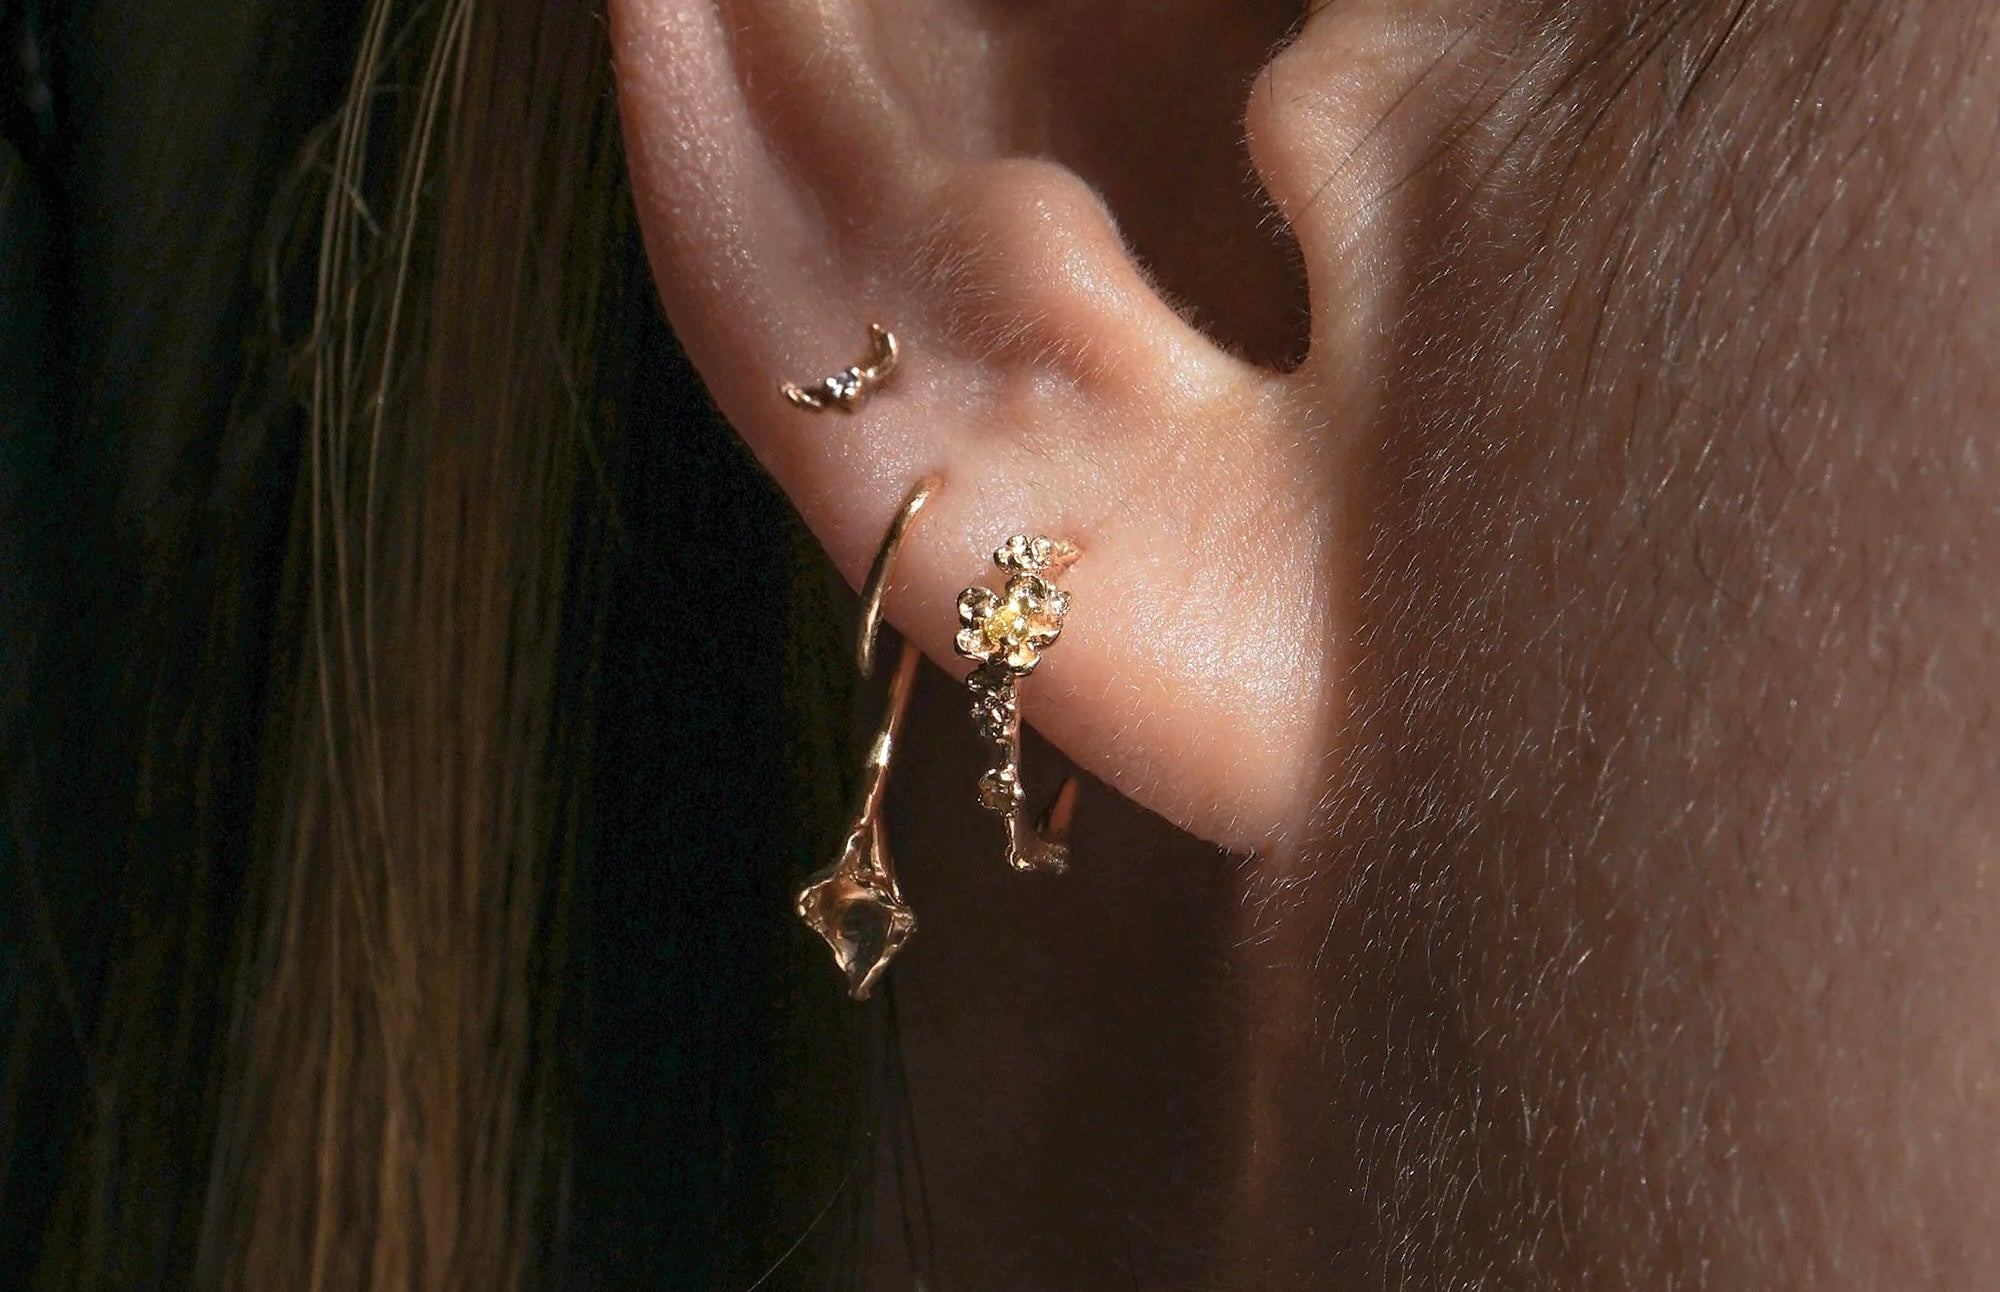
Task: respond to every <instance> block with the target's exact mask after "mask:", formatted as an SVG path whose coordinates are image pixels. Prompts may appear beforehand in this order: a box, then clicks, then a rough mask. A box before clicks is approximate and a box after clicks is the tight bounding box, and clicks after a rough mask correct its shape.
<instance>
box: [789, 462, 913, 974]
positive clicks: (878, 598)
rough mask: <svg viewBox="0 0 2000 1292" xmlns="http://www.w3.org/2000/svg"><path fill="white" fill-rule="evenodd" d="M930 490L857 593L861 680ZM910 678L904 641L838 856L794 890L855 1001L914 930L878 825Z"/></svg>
mask: <svg viewBox="0 0 2000 1292" xmlns="http://www.w3.org/2000/svg"><path fill="white" fill-rule="evenodd" d="M937 489H938V481H937V480H936V479H927V480H923V481H920V482H918V484H917V485H916V487H915V488H913V489H911V490H910V492H909V494H908V495H907V496H906V497H905V498H904V499H903V505H902V508H901V509H900V510H898V511H897V513H896V518H895V519H894V520H892V521H891V522H890V523H889V532H888V533H887V534H886V535H884V536H883V539H882V546H881V548H880V549H879V550H878V551H877V552H876V553H875V564H874V566H873V567H871V568H870V570H869V572H868V583H867V587H866V590H865V591H864V593H863V595H862V602H861V630H860V641H859V643H858V645H857V646H856V650H855V657H856V659H855V662H856V663H857V664H858V665H859V666H860V669H861V675H862V676H863V677H867V676H869V675H870V674H871V673H872V672H873V671H874V664H875V637H876V634H877V632H878V631H879V629H880V626H881V623H882V598H883V596H884V595H885V594H886V593H887V592H888V590H889V575H890V573H891V571H892V570H893V569H894V568H895V564H896V554H897V553H898V552H900V551H901V550H902V547H903V539H904V537H905V536H906V535H907V534H908V533H909V530H910V525H911V524H912V523H913V522H914V521H915V520H916V518H917V514H918V513H919V512H921V511H922V510H923V509H924V504H925V503H927V502H929V501H930V498H931V495H932V494H934V493H936V492H937ZM916 676H917V648H916V647H915V646H912V645H911V644H910V643H909V642H907V641H906V642H904V643H903V650H902V655H901V657H900V658H899V659H898V660H897V662H896V675H895V677H894V678H893V679H892V680H891V681H890V683H889V699H888V705H887V708H886V709H885V711H884V713H883V717H882V725H881V728H880V729H879V730H878V731H877V732H876V735H875V743H874V744H873V745H871V746H870V747H869V750H868V760H867V761H866V762H865V763H863V764H862V767H861V801H860V803H859V804H858V805H857V806H856V808H855V812H854V820H853V822H852V824H850V825H849V826H848V828H847V834H846V835H845V837H844V838H843V840H842V842H841V846H840V855H839V856H838V857H836V858H835V859H834V862H833V864H832V865H831V866H828V867H827V868H826V869H824V870H822V871H819V872H818V873H816V874H814V875H813V876H812V877H811V878H810V879H808V880H807V881H806V883H805V886H804V887H803V888H801V889H799V895H798V904H797V905H798V913H799V918H800V919H802V920H804V921H805V922H806V925H807V927H809V928H810V929H812V931H813V932H815V933H817V934H819V935H820V937H821V938H823V939H825V941H826V945H827V946H828V948H829V949H831V950H832V952H833V960H834V963H835V964H836V965H837V966H839V968H840V971H841V973H843V974H845V975H846V976H847V989H848V992H849V994H850V995H852V996H853V997H854V999H856V1000H867V999H868V995H869V993H870V992H872V991H873V990H874V989H875V984H876V982H877V981H878V980H879V979H880V978H881V977H882V974H883V972H884V971H885V970H887V969H888V967H889V962H890V961H891V960H893V959H895V957H896V953H897V952H898V951H900V950H902V949H903V944H904V943H905V942H908V941H909V940H910V935H911V934H913V933H915V932H916V931H917V917H916V915H915V913H914V912H912V911H911V910H910V907H909V904H908V903H906V902H905V901H904V900H903V891H902V889H901V888H900V887H899V886H898V885H897V883H896V867H895V864H894V862H893V861H892V860H891V859H890V856H889V842H888V839H887V838H886V837H885V835H884V832H883V828H882V804H883V798H884V796H885V794H886V793H887V791H888V788H889V768H890V764H891V762H892V760H893V759H894V757H895V753H896V738H897V733H898V731H899V730H900V729H901V727H902V723H903V714H904V711H905V710H907V709H908V708H909V706H910V691H911V688H912V686H913V684H914V683H915V681H916Z"/></svg>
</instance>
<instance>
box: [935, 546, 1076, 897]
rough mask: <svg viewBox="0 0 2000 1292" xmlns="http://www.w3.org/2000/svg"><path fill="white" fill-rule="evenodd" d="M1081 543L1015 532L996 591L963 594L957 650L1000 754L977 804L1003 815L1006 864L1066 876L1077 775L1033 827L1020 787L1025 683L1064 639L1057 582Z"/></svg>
mask: <svg viewBox="0 0 2000 1292" xmlns="http://www.w3.org/2000/svg"><path fill="white" fill-rule="evenodd" d="M1077 555H1078V553H1077V549H1076V545H1075V544H1073V543H1069V542H1065V541H1062V540H1059V539H1050V538H1041V537H1035V538H1030V537H1028V536H1027V535H1025V534H1016V535H1014V536H1013V537H1012V538H1010V539H1008V540H1007V541H1006V542H1005V543H1003V544H1001V545H1000V549H999V550H998V551H996V552H994V553H993V563H994V564H995V565H996V566H998V567H999V568H1000V569H1001V570H1003V571H1005V572H1006V573H1007V575H1008V578H1007V583H1006V586H1005V587H1004V588H1003V589H1002V590H1001V591H999V592H995V591H993V590H992V589H991V588H982V587H973V588H967V589H966V590H965V591H963V592H961V593H959V594H958V622H959V625H960V630H959V634H958V639H957V641H956V642H955V643H954V646H955V647H956V649H957V651H958V653H959V654H960V655H962V656H964V657H965V658H966V659H969V660H971V661H972V662H973V663H974V664H975V665H976V666H977V667H975V668H974V669H973V670H972V673H971V675H970V676H969V677H967V678H966V679H965V684H966V686H967V687H968V688H969V689H970V690H971V692H972V722H973V726H974V728H975V729H976V730H977V731H978V732H979V734H980V736H981V737H983V738H984V739H985V740H987V741H988V742H989V743H991V744H992V745H993V746H994V748H995V751H996V753H997V761H996V762H995V763H994V765H993V766H992V768H990V769H989V770H988V771H986V772H985V773H984V774H983V775H981V776H980V778H979V802H980V805H981V806H982V807H984V808H986V809H987V810H988V811H989V812H997V813H999V814H1000V815H1001V816H1002V817H1003V818H1004V820H1005V824H1006V828H1007V864H1009V865H1010V866H1012V867H1014V869H1016V870H1047V871H1055V872H1061V871H1062V870H1064V869H1066V868H1067V867H1068V865H1069V834H1070V824H1071V821H1072V820H1073V819H1074V817H1075V814H1076V778H1075V777H1074V776H1072V777H1069V778H1068V779H1066V780H1065V781H1064V782H1063V784H1062V788H1061V789H1059V790H1057V791H1056V796H1055V799H1054V800H1053V801H1052V802H1051V803H1050V805H1049V808H1048V810H1047V811H1046V812H1044V813H1043V814H1042V817H1041V819H1040V821H1038V822H1037V823H1036V825H1035V827H1034V828H1033V829H1030V828H1029V827H1028V823H1027V820H1026V817H1025V815H1024V812H1025V809H1024V803H1025V801H1026V794H1025V792H1024V791H1023V790H1022V788H1021V700H1020V692H1019V686H1020V682H1021V679H1023V678H1025V677H1027V676H1028V675H1029V674H1030V673H1032V672H1034V671H1035V665H1036V664H1038V663H1039V662H1040V661H1041V653H1042V652H1043V651H1045V650H1047V649H1048V648H1049V647H1050V646H1053V645H1055V642H1056V638H1058V637H1060V636H1061V635H1062V626H1063V617H1064V616H1065V615H1067V614H1068V613H1069V593H1067V592H1064V591H1063V590H1062V589H1060V588H1058V587H1056V586H1055V583H1054V579H1055V578H1056V577H1057V576H1059V575H1060V574H1061V573H1062V572H1063V571H1064V570H1066V569H1068V568H1069V566H1070V565H1071V564H1072V563H1074V562H1075V561H1076V559H1077Z"/></svg>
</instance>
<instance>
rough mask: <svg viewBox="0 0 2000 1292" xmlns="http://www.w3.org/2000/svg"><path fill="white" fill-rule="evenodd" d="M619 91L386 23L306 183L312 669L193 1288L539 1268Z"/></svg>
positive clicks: (271, 771) (306, 485) (264, 848)
mask: <svg viewBox="0 0 2000 1292" xmlns="http://www.w3.org/2000/svg"><path fill="white" fill-rule="evenodd" d="M406 9H407V13H406V12H405V11H406ZM605 64H606V55H605V51H604V49H603V38H602V26H601V23H600V22H599V20H598V18H597V17H596V16H595V15H594V14H593V13H592V12H591V11H590V10H589V9H588V8H587V7H585V6H582V5H560V4H548V5H485V6H479V5H475V4H474V3H473V0H446V2H445V3H441V4H438V5H435V6H432V7H431V8H429V9H428V10H425V9H419V8H414V7H408V6H403V5H399V4H397V3H394V0H374V3H372V4H371V5H370V6H369V9H368V12H367V16H366V18H365V20H364V22H363V25H362V29H361V33H360V41H359V49H358V52H357V56H356V59H355V63H354V75H353V80H352V82H351V84H350V85H349V87H348V93H347V98H346V102H345V104H344V106H343V108H342V110H341V112H340V114H339V116H338V118H337V119H336V121H335V123H334V126H333V129H332V130H331V131H330V132H329V133H328V135H327V136H326V137H325V139H324V142H323V144H322V149H321V153H320V155H319V157H318V158H317V159H316V161H317V163H318V164H319V165H320V166H323V167H324V170H325V174H326V177H327V178H326V183H325V186H324V198H323V209H322V211H321V213H320V216H319V219H318V222H317V223H318V229H317V235H318V236H317V246H316V247H315V248H314V253H315V254H314V263H315V265H316V274H315V284H314V307H313V314H312V331H311V335H310V337H309V344H308V346H307V348H306V350H305V363H304V364H303V365H302V368H301V371H300V372H299V374H298V376H299V380H300V381H301V383H302V385H303V387H304V389H303V392H302V393H303V402H304V404H305V407H306V409H307V416H306V425H305V439H304V445H303V451H302V454H301V461H300V463H299V467H298V470H299V479H298V487H297V493H296V497H297V503H296V507H295V517H294V524H293V542H292V547H291V555H290V558H289V569H288V572H287V576H286V577H287V582H288V585H289V587H290V588H291V595H289V596H287V597H286V598H285V603H286V608H287V611H288V612H289V613H291V614H293V615H296V616H297V619H296V620H295V621H294V627H295V631H291V632H285V633H283V634H282V636H283V637H284V638H287V639H290V640H293V641H297V642H299V643H301V646H300V649H299V650H298V652H297V654H296V656H294V657H292V658H289V659H285V660H283V661H281V663H280V666H279V668H278V669H277V670H276V671H275V673H274V686H275V688H276V689H275V691H274V694H273V697H272V701H271V703H272V711H271V718H272V722H273V727H272V732H271V735H270V738H269V739H268V741H267V745H266V747H267V749H268V750H269V754H268V758H267V762H266V765H265V768H264V771H263V781H262V787H261V789H260V792H259V796H258V801H259V808H258V813H257V817H256V824H255V829H256V831H257V847H256V850H255V854H254V855H255V856H256V857H257V858H258V865H257V866H256V867H255V869H254V870H253V873H252V874H251V876H250V886H249V890H248V891H249V894H250V898H249V900H250V903H251V905H250V907H249V910H248V914H249V919H248V920H247V921H246V924H245V929H246V935H245V936H244V938H243V939H242V942H241V957H242V958H241V962H240V966H239V970H238V973H239V977H238V979H237V983H236V990H235V993H234V1001H235V1004H234V1005H233V1007H232V1011H231V1016H230V1022H229V1030H228V1037H227V1042H226V1044H227V1048H228V1055H229V1058H228V1061H227V1063H226V1065H225V1066H226V1070H227V1072H228V1073H229V1078H228V1081H227V1084H226V1086H225V1088H224V1091H223V1094H222V1104H221V1111H220V1116H219V1119H218V1125H219V1130H218V1135H217V1140H216V1145H215V1153H216V1157H215V1163H214V1168H213V1169H212V1172H211V1175H210V1187H209V1191H208V1200H207V1203H206V1205H205V1208H204V1216H203V1222H202V1239H201V1246H200V1251H201V1257H202V1264H203V1274H202V1277H201V1281H202V1282H203V1283H212V1284H215V1285H218V1286H224V1287H230V1286H237V1287H246V1288H271V1287H297V1288H321V1287H355V1286H363V1285H369V1286H383V1287H392V1286H393V1287H442V1286H464V1287H480V1288H512V1287H518V1286H521V1285H523V1283H524V1282H526V1281H528V1279H529V1276H530V1274H531V1273H532V1272H533V1271H534V1269H535V1268H536V1267H537V1265H538V1264H539V1263H540V1262H541V1261H543V1260H545V1259H546V1257H547V1255H548V1253H547V1252H546V1251H545V1250H542V1246H541V1244H540V1242H539V1241H538V1240H539V1239H540V1238H541V1237H542V1236H544V1235H547V1234H549V1233H552V1232H553V1231H554V1228H555V1226H554V1223H553V1222H554V1213H555V1209H556V1207H557V1205H558V1199H559V1192H560V1190H559V1183H560V1178H561V1155H560V1153H558V1152H555V1151H552V1148H551V1145H552V1143H554V1142H559V1141H558V1139H557V1137H556V1136H554V1135H553V1131H554V1130H555V1128H552V1127H551V1126H550V1125H549V1121H548V1119H549V1117H550V1116H552V1115H555V1110H557V1109H559V1108H560V1107H561V1105H562V1101H561V1100H560V1099H559V1098H557V1097H556V1092H555V1091H554V1089H553V1084H554V1083H555V1082H556V1081H557V1080H558V1079H559V1074H560V1071H561V1069H560V1065H559V1063H558V1062H557V1047H556V1045H555V1043H554V1034H553V1027H554V1020H555V1019H556V1017H557V1016H558V1010H559V1004H560V1003H559V999H558V988H559V974H558V973H557V972H556V971H557V970H558V969H559V967H560V965H561V959H562V945H563V940H564V931H565V929H566V927H567V923H568V904H567V901H566V895H567V893H568V892H569V884H568V882H567V880H568V875H567V874H566V873H565V872H564V870H563V868H562V866H561V864H560V863H561V859H563V858H565V857H567V856H568V855H570V854H571V853H572V852H573V849H574V836H575V831H576V829H577V825H578V821H579V817H580V805H579V803H578V802H577V799H576V795H577V794H578V793H579V792H580V790H579V786H580V785H581V784H582V781H583V778H582V777H580V776H579V775H576V774H574V769H575V768H576V767H578V766H580V765H582V763H583V762H584V761H585V760H586V759H587V757H588V748H587V733H588V726H587V724H585V723H583V722H581V721H575V720H572V715H579V714H583V713H586V712H587V711H588V707H589V699H590V697H589V695H588V675H587V671H586V672H585V674H584V677H583V680H582V681H581V682H572V681H570V680H569V679H568V678H566V677H565V676H564V675H563V673H562V672H561V670H560V669H559V664H560V662H561V657H562V647H563V645H564V644H565V643H569V644H570V645H571V646H572V647H573V646H574V645H575V644H577V643H579V642H582V643H584V644H585V645H586V653H587V643H588V641H589V640H590V635H591V634H590V629H589V627H588V625H585V626H583V631H582V632H581V633H578V632H576V631H567V632H566V629H573V628H574V627H575V626H574V625H566V624H565V622H564V618H565V607H566V606H571V605H576V604H582V603H587V601H588V600H589V598H588V595H587V593H588V589H587V584H588V583H589V581H590V580H591V579H592V577H593V575H594V572H595V568H596V560H595V550H594V548H595V542H596V540H595V538H594V536H593V534H592V532H591V531H592V529H593V527H594V526H596V525H597V524H599V523H600V520H601V517H602V515H603V508H602V507H601V506H599V505H597V503H598V501H599V499H600V498H601V496H602V491H603V481H602V480H601V479H600V478H598V477H596V476H594V475H593V462H595V461H599V460H601V452H602V450H601V447H600V446H597V445H596V444H595V443H594V440H593V436H594V435H596V434H598V433H600V430H601V428H600V426H599V424H598V419H597V418H596V416H595V414H596V412H597V401H598V395H599V388H598V384H597V383H598V373H597V371H596V370H595V368H594V366H593V359H594V357H595V354H596V351H595V348H594V342H595V341H596V339H597V334H598V328H597V318H596V312H597V310H598V309H599V308H600V305H601V303H602V302H601V295H602V287H603V281H602V276H601V266H602V265H603V264H604V261H605V254H604V250H603V249H604V248H605V247H607V246H608V245H610V244H611V242H612V235H613V233H614V232H615V230H614V228H613V224H612V222H613V221H614V220H615V219H616V218H617V214H616V208H615V207H614V205H613V203H612V201H611V200H610V195H611V194H612V193H613V191H614V188H615V186H614V184H613V183H612V177H613V174H614V172H615V167H616V156H617V154H616V137H615V131H614V127H613V121H612V117H611V111H612V109H611V103H610V99H609V96H608V95H607V94H605V93H604V88H605V84H604V82H605V78H604V74H603V68H604V67H605ZM516 78H524V79H518V80H517V79H516ZM385 142H386V143H387V144H388V145H390V146H389V147H388V148H386V149H385V148H384V144H385ZM385 152H386V154H387V155H386V156H384V155H382V154H383V153H385ZM496 190H498V191H496ZM580 585H582V586H580ZM559 693H562V694H561V698H562V699H563V700H564V701H566V703H555V702H553V701H554V700H555V699H556V697H557V696H558V694H559Z"/></svg>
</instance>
